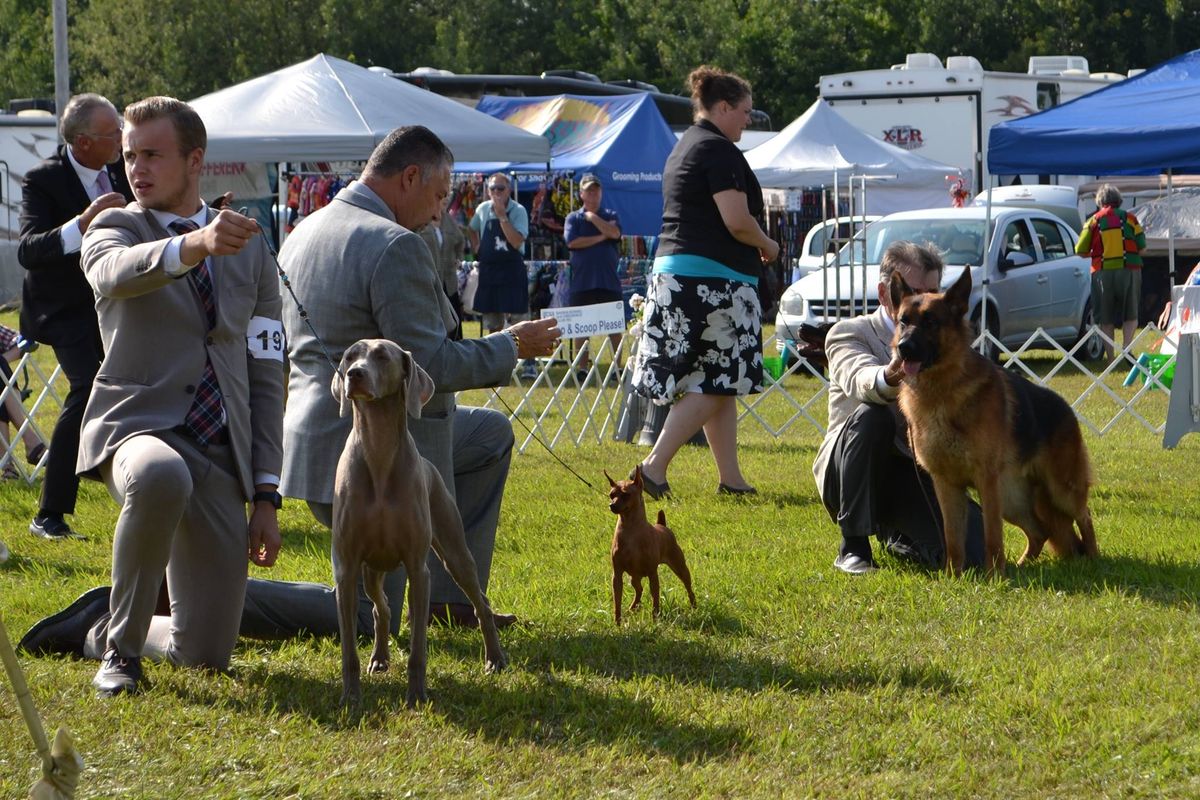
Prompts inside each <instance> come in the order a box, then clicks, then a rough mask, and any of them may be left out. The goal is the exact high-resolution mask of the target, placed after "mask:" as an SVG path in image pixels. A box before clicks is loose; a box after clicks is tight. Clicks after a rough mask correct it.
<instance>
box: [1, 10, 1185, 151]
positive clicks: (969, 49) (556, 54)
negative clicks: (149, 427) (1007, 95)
mask: <svg viewBox="0 0 1200 800" xmlns="http://www.w3.org/2000/svg"><path fill="white" fill-rule="evenodd" d="M49 7H50V3H49V1H48V0H0V100H3V99H7V98H14V97H33V96H38V97H49V96H52V95H53V88H54V75H53V65H52V58H53V54H52V47H51V41H52V40H51V20H50V10H49ZM69 9H70V13H71V25H70V47H71V70H72V82H71V85H72V90H73V91H98V92H101V93H103V94H105V95H107V96H108V97H109V98H111V99H112V100H113V101H114V102H116V103H117V104H118V106H120V105H123V104H124V103H127V102H130V101H132V100H136V99H138V98H141V97H145V96H147V95H150V94H171V95H174V96H176V97H181V98H194V97H198V96H200V95H202V94H206V93H208V92H211V91H214V90H216V89H220V88H222V87H225V86H229V85H231V84H233V83H237V82H239V81H242V80H246V79H248V78H251V77H254V76H256V75H261V74H263V73H266V72H270V71H272V70H275V69H278V68H280V67H283V66H286V65H288V64H293V63H295V62H297V61H302V60H304V59H306V58H309V57H311V56H313V55H315V54H316V53H319V52H324V53H328V54H330V55H334V56H338V57H340V58H345V59H348V60H350V61H354V62H355V63H359V64H362V65H364V66H371V65H382V66H387V67H390V68H392V69H395V70H397V71H407V70H410V69H413V68H415V67H418V66H435V67H441V68H443V69H449V70H452V71H454V72H464V73H469V72H483V73H515V74H537V73H539V72H541V71H543V70H546V69H580V70H585V71H587V72H593V73H596V74H598V75H600V76H601V77H604V78H610V79H611V78H634V79H637V80H643V81H647V82H650V83H653V84H656V85H657V86H658V87H659V88H660V89H661V90H663V91H666V92H682V91H683V90H684V81H685V79H686V76H687V73H688V72H689V71H690V70H691V69H692V68H693V67H695V66H697V65H698V64H701V63H710V64H715V65H718V66H721V67H723V68H725V69H731V70H733V71H735V72H738V73H739V74H742V75H744V76H745V77H746V78H747V79H749V80H750V81H751V83H752V84H753V85H754V88H755V92H754V100H755V105H756V106H758V107H760V108H762V109H764V110H766V111H767V112H768V113H770V114H771V116H772V118H773V119H774V120H775V121H776V124H777V125H778V126H780V127H782V125H783V124H785V123H786V122H787V121H789V120H791V119H792V118H794V117H795V116H796V115H797V114H799V113H801V112H802V111H803V110H804V109H805V108H806V107H807V106H808V104H809V103H811V102H812V100H813V99H814V98H815V97H816V95H817V91H816V83H817V80H818V78H819V77H820V76H821V75H822V74H830V73H835V72H844V71H847V70H854V69H874V68H878V67H882V66H885V65H889V64H894V63H898V62H900V61H903V59H904V56H905V54H906V53H909V52H918V51H922V52H932V53H936V54H938V55H939V56H941V57H942V58H945V57H946V56H949V55H958V54H962V55H973V56H975V57H976V58H978V59H979V61H980V62H981V63H982V64H983V65H984V67H985V68H987V69H1007V70H1014V71H1024V70H1025V67H1026V63H1027V61H1028V58H1029V56H1031V55H1038V54H1045V55H1052V54H1075V55H1084V56H1087V57H1088V60H1089V62H1090V64H1091V68H1092V70H1093V71H1099V70H1107V71H1115V72H1125V71H1126V70H1128V69H1130V68H1132V67H1148V66H1151V65H1153V64H1155V63H1158V62H1159V61H1162V60H1165V59H1167V58H1170V57H1171V56H1174V55H1177V54H1179V53H1181V52H1184V51H1187V50H1190V49H1194V48H1197V47H1200V0H1123V1H1122V2H1115V1H1114V0H1087V1H1086V2H1085V1H1084V0H1008V2H1004V3H970V2H964V0H923V2H921V3H913V2H911V0H874V1H873V2H868V0H789V1H788V2H779V0H469V1H468V0H442V2H434V0H305V1H304V2H302V1H301V0H254V1H253V2H238V3H220V4H211V3H196V2H194V0H187V2H185V1H184V0H103V1H101V0H90V2H89V0H73V1H72V2H69Z"/></svg>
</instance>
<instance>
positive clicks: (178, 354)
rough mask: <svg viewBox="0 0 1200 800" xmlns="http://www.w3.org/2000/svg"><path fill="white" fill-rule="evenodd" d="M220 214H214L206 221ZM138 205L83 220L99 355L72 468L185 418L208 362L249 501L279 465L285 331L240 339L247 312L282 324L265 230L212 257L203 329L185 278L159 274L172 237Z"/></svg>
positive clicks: (84, 468) (94, 463) (84, 467)
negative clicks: (212, 304)
mask: <svg viewBox="0 0 1200 800" xmlns="http://www.w3.org/2000/svg"><path fill="white" fill-rule="evenodd" d="M214 216H215V212H213V211H212V209H209V219H210V220H211V219H212V218H213V217H214ZM172 235H173V234H171V233H170V232H169V231H167V230H166V229H164V228H163V227H162V226H161V225H159V223H158V221H157V220H156V219H155V218H154V216H153V215H152V214H150V213H149V212H148V211H145V210H144V209H142V208H141V207H140V206H139V205H137V204H136V203H131V204H130V205H129V206H127V207H126V208H123V209H112V210H109V211H105V212H104V213H102V214H101V215H99V216H98V217H96V219H95V220H94V221H93V222H92V224H91V225H90V226H89V227H88V230H87V233H86V235H85V236H84V241H83V257H82V268H83V272H84V275H85V276H86V277H87V280H88V283H89V284H91V286H92V290H93V291H94V292H95V295H96V312H97V315H98V317H99V320H100V334H101V337H102V338H103V340H104V353H105V356H104V362H103V363H102V364H101V365H100V371H99V373H98V374H97V375H96V381H95V385H94V386H93V388H92V396H91V399H90V400H89V401H88V405H87V410H86V411H85V412H84V421H83V431H82V435H81V438H80V445H79V459H78V461H77V464H76V468H77V469H78V471H79V472H80V473H89V472H91V471H93V470H95V469H96V468H97V467H98V466H99V465H100V464H102V463H104V462H105V461H106V460H107V459H109V458H110V457H112V455H113V453H114V452H115V451H116V449H117V447H118V446H119V445H120V444H121V443H122V442H124V441H125V440H126V439H128V438H130V437H132V436H136V435H138V434H143V433H154V432H159V431H165V430H170V429H171V428H174V427H175V426H177V425H179V424H181V423H182V422H183V420H184V417H185V416H186V414H187V412H188V409H189V408H190V407H191V405H192V398H193V394H194V393H195V391H196V385H197V384H198V383H199V382H200V378H201V376H202V375H203V373H204V362H205V356H206V355H207V356H208V357H209V358H210V359H211V360H212V365H213V369H214V371H215V372H216V375H217V380H218V381H219V383H220V385H221V393H222V396H223V399H224V404H225V413H226V416H227V419H228V426H229V427H228V429H229V438H230V446H231V448H232V451H233V454H234V459H235V461H236V466H237V472H238V477H239V479H240V482H241V485H242V490H243V492H244V493H245V495H246V499H247V500H249V499H250V497H251V495H252V494H253V478H254V475H255V474H257V473H269V474H273V475H278V474H280V471H281V470H282V464H283V452H282V442H283V399H284V382H283V381H284V365H283V361H282V360H276V359H273V358H255V357H253V355H252V352H251V348H252V347H253V348H258V349H260V350H261V351H262V352H261V353H260V354H261V355H281V354H282V353H283V352H285V350H286V343H285V342H284V341H283V339H282V336H281V337H279V338H278V339H277V340H275V339H273V338H272V337H265V338H266V339H267V341H265V342H264V341H263V339H261V338H259V337H253V338H252V339H248V338H247V328H248V326H249V325H250V322H251V318H252V317H264V318H266V319H268V320H273V321H275V322H278V321H279V318H280V310H281V301H280V296H279V278H278V275H277V273H276V272H275V268H274V264H273V262H272V260H271V257H270V254H269V252H268V251H267V247H266V244H265V242H264V241H263V240H262V237H261V236H256V237H255V238H254V239H252V240H251V241H250V243H249V244H248V245H247V246H246V247H245V248H244V249H243V250H242V251H241V252H240V253H238V254H237V255H233V256H217V257H213V258H212V259H211V260H210V262H209V263H210V265H211V271H212V275H213V282H214V284H215V288H216V294H217V299H216V305H217V322H216V326H215V327H214V328H213V330H211V331H210V330H208V321H207V319H206V318H205V315H204V309H203V307H202V306H201V304H200V298H199V296H198V295H197V294H196V292H195V290H194V289H193V288H192V284H191V281H189V280H187V279H186V278H179V279H177V278H172V277H171V276H169V275H167V273H166V272H165V271H164V269H163V255H164V252H165V250H166V246H167V240H168V239H169V238H170V237H171V236H172Z"/></svg>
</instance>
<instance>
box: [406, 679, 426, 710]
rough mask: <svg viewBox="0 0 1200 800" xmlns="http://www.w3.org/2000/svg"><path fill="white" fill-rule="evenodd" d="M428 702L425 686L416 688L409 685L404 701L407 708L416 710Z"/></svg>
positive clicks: (413, 685)
mask: <svg viewBox="0 0 1200 800" xmlns="http://www.w3.org/2000/svg"><path fill="white" fill-rule="evenodd" d="M428 702H429V696H428V695H427V694H425V686H424V685H421V686H417V685H415V684H409V686H408V697H407V699H406V700H405V705H407V706H408V707H409V708H416V707H417V706H418V705H425V704H426V703H428Z"/></svg>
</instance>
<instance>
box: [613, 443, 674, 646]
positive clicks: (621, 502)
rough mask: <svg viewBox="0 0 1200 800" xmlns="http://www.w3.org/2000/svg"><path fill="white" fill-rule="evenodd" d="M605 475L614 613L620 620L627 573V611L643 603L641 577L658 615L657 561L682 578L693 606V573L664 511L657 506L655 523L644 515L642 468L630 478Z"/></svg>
mask: <svg viewBox="0 0 1200 800" xmlns="http://www.w3.org/2000/svg"><path fill="white" fill-rule="evenodd" d="M604 477H606V478H608V483H609V485H610V486H612V489H611V490H610V491H609V493H608V501H609V502H608V507H609V510H611V511H612V512H613V513H614V514H616V515H617V529H616V530H615V531H613V543H612V566H613V579H612V587H613V616H615V617H616V620H617V624H618V625H620V624H621V591H622V589H623V588H624V587H623V579H622V574H623V573H628V574H629V577H630V580H631V582H632V583H633V603H632V604H631V605H630V606H629V610H630V611H636V610H637V609H638V607H639V606H640V605H641V603H642V578H649V580H650V598H651V599H652V600H653V601H654V618H655V619H658V611H659V602H658V565H659V564H666V565H667V566H668V567H670V568H671V571H672V572H674V573H675V574H676V575H678V576H679V580H681V581H683V588H685V589H687V593H688V600H690V601H691V603H692V608H695V607H696V595H695V594H693V593H692V574H691V573H690V572H688V566H687V560H686V559H684V557H683V550H681V549H680V548H679V543H678V542H676V541H675V534H674V533H672V532H671V529H670V528H668V527H667V515H666V514H664V513H663V512H662V510H661V509H660V510H659V512H658V524H657V525H651V524H650V521H649V520H648V519H646V502H645V500H643V499H642V489H643V487H644V484H643V481H642V468H641V466H640V465H639V466H638V467H637V468H636V469H635V470H634V473H633V478H632V479H631V480H623V481H614V480H613V479H612V477H611V476H610V475H609V474H608V473H607V472H605V473H604Z"/></svg>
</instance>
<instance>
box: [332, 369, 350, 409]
mask: <svg viewBox="0 0 1200 800" xmlns="http://www.w3.org/2000/svg"><path fill="white" fill-rule="evenodd" d="M345 370H346V357H345V356H342V361H341V363H340V364H338V368H337V369H335V370H334V371H333V382H332V383H331V384H330V386H329V388H330V390H331V391H332V392H333V396H334V397H335V398H337V401H338V416H339V417H344V416H346V415H347V414H349V413H350V398H349V397H347V396H346V381H345V380H344V379H343V378H342V375H343V374H344V373H345Z"/></svg>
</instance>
